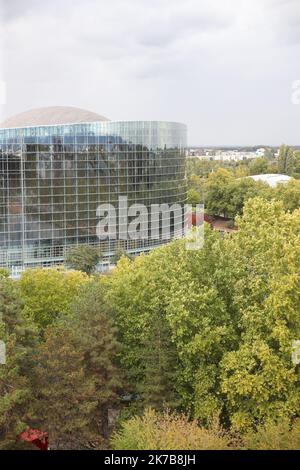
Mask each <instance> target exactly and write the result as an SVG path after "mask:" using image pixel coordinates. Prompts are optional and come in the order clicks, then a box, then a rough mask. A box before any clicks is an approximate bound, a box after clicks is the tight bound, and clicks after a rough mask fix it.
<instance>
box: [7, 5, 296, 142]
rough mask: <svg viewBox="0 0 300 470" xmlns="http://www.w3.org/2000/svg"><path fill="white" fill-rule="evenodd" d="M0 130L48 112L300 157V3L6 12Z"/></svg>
mask: <svg viewBox="0 0 300 470" xmlns="http://www.w3.org/2000/svg"><path fill="white" fill-rule="evenodd" d="M0 17H1V18H0V22H1V24H0V26H1V28H0V40H1V43H0V44H1V57H0V63H1V73H0V79H1V80H5V81H6V84H7V103H6V105H3V106H1V107H0V108H1V114H2V116H1V117H2V118H6V117H8V116H10V115H12V114H16V113H19V112H22V111H24V110H27V109H30V108H35V107H40V106H52V105H66V106H78V107H82V108H86V109H90V110H91V111H96V112H99V113H100V114H102V115H104V116H107V117H108V118H110V119H112V120H170V121H180V122H184V123H186V124H187V125H188V130H189V143H190V144H191V145H196V144H199V145H234V144H235V145H251V144H273V145H277V144H280V143H282V142H285V143H289V144H293V145H296V144H299V145H300V104H299V105H295V104H292V100H291V95H292V83H293V82H294V81H295V80H300V0H226V1H225V0H180V1H179V0H43V1H41V0H0Z"/></svg>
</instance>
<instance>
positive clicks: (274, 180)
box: [248, 174, 292, 188]
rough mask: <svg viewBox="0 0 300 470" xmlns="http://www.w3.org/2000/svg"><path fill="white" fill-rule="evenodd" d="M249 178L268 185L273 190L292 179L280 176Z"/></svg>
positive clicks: (269, 175) (255, 176)
mask: <svg viewBox="0 0 300 470" xmlns="http://www.w3.org/2000/svg"><path fill="white" fill-rule="evenodd" d="M248 178H251V179H253V180H254V181H262V182H263V183H267V184H268V185H269V186H271V188H275V187H276V186H277V184H287V183H288V182H289V181H290V180H291V179H292V178H291V177H290V176H287V175H278V174H266V175H254V176H248Z"/></svg>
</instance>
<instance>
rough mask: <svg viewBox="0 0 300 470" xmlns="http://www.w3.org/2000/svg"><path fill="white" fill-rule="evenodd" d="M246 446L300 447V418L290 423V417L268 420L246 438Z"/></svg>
mask: <svg viewBox="0 0 300 470" xmlns="http://www.w3.org/2000/svg"><path fill="white" fill-rule="evenodd" d="M244 443H245V447H246V448H247V449H251V450H297V449H300V419H298V420H296V421H295V422H294V424H293V425H290V422H289V420H288V419H286V418H283V419H282V420H280V422H278V423H276V422H272V421H268V422H267V423H266V424H264V425H262V426H259V427H258V428H257V431H256V432H255V433H249V434H247V435H246V436H245V438H244Z"/></svg>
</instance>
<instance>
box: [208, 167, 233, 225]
mask: <svg viewBox="0 0 300 470" xmlns="http://www.w3.org/2000/svg"><path fill="white" fill-rule="evenodd" d="M233 180H234V177H233V175H232V174H231V173H230V172H229V171H227V170H224V169H223V168H219V169H218V170H217V171H216V172H214V173H211V174H210V175H209V177H208V178H207V182H206V185H205V194H206V198H205V201H204V202H205V207H206V210H207V212H208V213H209V214H211V215H218V214H219V215H224V216H225V217H226V216H227V210H228V202H227V198H226V190H227V187H228V185H229V184H230V183H231V182H232V181H233Z"/></svg>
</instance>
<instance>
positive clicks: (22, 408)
mask: <svg viewBox="0 0 300 470" xmlns="http://www.w3.org/2000/svg"><path fill="white" fill-rule="evenodd" d="M21 311H22V302H21V299H20V296H19V293H18V289H17V286H16V284H15V282H14V281H11V280H9V279H1V280H0V340H1V341H2V342H3V343H2V344H5V349H6V362H5V364H0V448H2V449H8V448H12V447H15V446H16V439H17V436H18V434H19V433H20V432H22V431H23V430H24V429H25V428H26V417H27V413H28V407H29V403H30V399H31V387H30V382H29V372H30V366H31V363H30V353H31V351H32V347H33V345H34V333H33V332H32V330H31V328H30V325H28V324H27V322H26V321H25V319H23V318H22V316H21Z"/></svg>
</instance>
